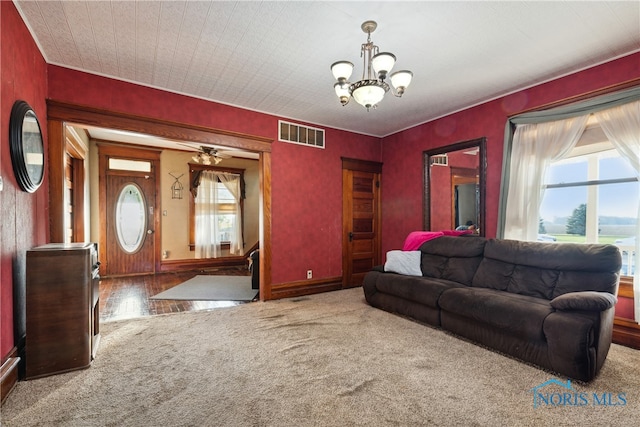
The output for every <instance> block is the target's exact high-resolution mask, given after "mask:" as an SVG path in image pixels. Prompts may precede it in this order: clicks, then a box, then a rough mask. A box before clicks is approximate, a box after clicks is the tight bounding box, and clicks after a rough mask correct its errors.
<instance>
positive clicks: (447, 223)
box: [423, 137, 487, 236]
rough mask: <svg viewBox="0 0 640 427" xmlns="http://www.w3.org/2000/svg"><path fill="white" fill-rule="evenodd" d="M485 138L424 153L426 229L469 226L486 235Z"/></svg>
mask: <svg viewBox="0 0 640 427" xmlns="http://www.w3.org/2000/svg"><path fill="white" fill-rule="evenodd" d="M486 164H487V161H486V138H484V137H483V138H478V139H473V140H470V141H463V142H458V143H456V144H452V145H447V146H445V147H440V148H434V149H432V150H427V151H425V152H424V153H423V167H424V206H423V225H424V229H425V230H432V231H440V230H455V229H456V228H464V227H470V226H471V228H472V229H475V230H476V232H477V233H479V234H480V235H481V236H484V235H485V234H484V233H485V182H486Z"/></svg>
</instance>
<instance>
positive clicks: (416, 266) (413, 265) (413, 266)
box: [384, 251, 422, 276]
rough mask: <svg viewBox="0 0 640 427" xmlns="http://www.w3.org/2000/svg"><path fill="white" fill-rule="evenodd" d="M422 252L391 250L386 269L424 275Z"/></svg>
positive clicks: (385, 264) (412, 274)
mask: <svg viewBox="0 0 640 427" xmlns="http://www.w3.org/2000/svg"><path fill="white" fill-rule="evenodd" d="M421 257H422V252H420V251H389V252H387V262H385V263H384V271H391V272H393V273H400V274H406V275H407V276H422V270H421V269H420V262H421Z"/></svg>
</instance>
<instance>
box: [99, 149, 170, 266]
mask: <svg viewBox="0 0 640 427" xmlns="http://www.w3.org/2000/svg"><path fill="white" fill-rule="evenodd" d="M98 157H99V164H100V167H99V181H100V186H99V187H100V195H99V199H100V201H99V207H100V228H101V230H100V236H101V239H100V240H101V241H100V247H102V248H103V252H102V254H101V263H102V264H101V270H102V271H103V275H104V276H120V275H135V274H149V273H155V272H156V263H157V255H156V252H157V251H156V247H157V240H158V239H159V237H160V236H159V235H158V234H156V230H157V229H158V223H159V217H158V215H157V206H156V194H157V188H156V181H157V177H156V171H157V170H158V163H159V161H160V153H159V152H158V151H155V150H141V149H132V148H123V147H115V146H109V145H106V146H105V145H101V144H98Z"/></svg>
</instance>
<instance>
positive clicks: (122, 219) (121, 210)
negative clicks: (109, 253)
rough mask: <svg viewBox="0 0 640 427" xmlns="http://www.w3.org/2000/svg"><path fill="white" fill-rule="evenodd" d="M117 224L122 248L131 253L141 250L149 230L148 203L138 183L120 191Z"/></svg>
mask: <svg viewBox="0 0 640 427" xmlns="http://www.w3.org/2000/svg"><path fill="white" fill-rule="evenodd" d="M115 225H116V235H117V236H118V243H119V244H120V247H121V248H122V250H123V251H125V252H127V253H130V254H132V253H134V252H137V251H138V250H140V248H141V247H142V245H143V244H144V238H145V234H146V231H147V204H146V202H145V199H144V195H143V194H142V191H141V190H140V187H138V186H137V185H135V184H127V185H125V186H124V187H123V188H122V190H121V191H120V194H119V195H118V201H117V202H116V221H115Z"/></svg>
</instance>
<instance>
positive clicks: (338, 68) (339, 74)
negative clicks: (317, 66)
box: [331, 61, 353, 83]
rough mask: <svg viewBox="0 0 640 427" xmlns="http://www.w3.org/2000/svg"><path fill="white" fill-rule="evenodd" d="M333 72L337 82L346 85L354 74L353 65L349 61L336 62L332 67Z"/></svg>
mask: <svg viewBox="0 0 640 427" xmlns="http://www.w3.org/2000/svg"><path fill="white" fill-rule="evenodd" d="M331 72H332V73H333V77H334V78H335V79H336V80H337V81H339V82H340V83H344V82H346V81H348V80H349V77H351V73H353V64H352V63H351V62H349V61H338V62H334V63H333V64H332V65H331Z"/></svg>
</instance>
